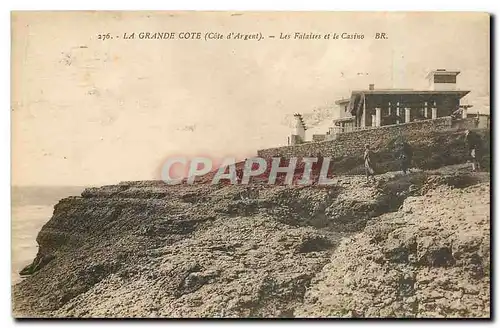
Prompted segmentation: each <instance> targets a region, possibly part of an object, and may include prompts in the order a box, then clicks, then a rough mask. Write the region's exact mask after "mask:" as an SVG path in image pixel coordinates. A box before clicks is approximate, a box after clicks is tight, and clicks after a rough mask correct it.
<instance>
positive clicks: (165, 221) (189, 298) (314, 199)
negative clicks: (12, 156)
mask: <svg viewBox="0 0 500 328" xmlns="http://www.w3.org/2000/svg"><path fill="white" fill-rule="evenodd" d="M254 188H255V189H256V190H258V193H256V194H254V195H253V196H252V197H250V198H247V197H246V196H245V192H246V187H245V186H238V185H236V186H231V185H210V184H195V185H189V186H188V185H178V186H166V185H164V184H163V183H161V182H154V181H143V182H126V183H121V184H119V185H113V186H104V187H101V188H90V189H87V190H85V191H84V192H83V193H82V195H81V197H70V198H66V199H63V200H61V201H60V202H59V203H58V204H57V205H56V206H55V208H54V214H53V217H52V218H51V220H50V221H49V222H48V223H47V224H46V225H45V226H44V227H43V228H42V230H41V231H40V233H39V235H38V237H37V242H38V244H39V252H38V255H37V257H36V258H35V260H34V261H33V263H32V264H31V265H30V266H28V267H27V268H25V269H24V270H23V273H24V274H27V275H29V276H28V277H27V278H26V279H25V280H23V281H22V282H21V283H19V284H17V285H15V286H14V287H13V311H14V314H15V315H16V316H18V317H39V316H43V317H326V316H335V317H337V316H351V317H353V316H359V317H370V316H382V317H389V316H396V317H434V316H446V317H453V316H470V317H484V316H488V315H489V304H490V303H489V296H490V294H489V256H490V255H489V174H488V173H478V174H472V173H469V172H468V167H467V168H466V167H465V166H463V165H462V166H460V165H459V166H453V167H444V168H441V169H438V170H435V171H416V172H413V173H411V174H410V175H407V176H403V175H401V174H400V173H394V172H389V173H385V174H383V175H380V176H379V177H378V181H377V183H376V184H368V183H366V181H365V179H364V178H363V177H361V176H340V177H336V178H335V184H334V185H330V186H308V187H304V186H302V187H300V186H268V185H266V184H258V185H256V186H254ZM242 196H243V197H242Z"/></svg>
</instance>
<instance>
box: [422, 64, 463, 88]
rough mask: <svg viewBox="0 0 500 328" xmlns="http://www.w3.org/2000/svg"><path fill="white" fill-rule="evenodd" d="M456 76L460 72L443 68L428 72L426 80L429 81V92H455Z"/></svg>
mask: <svg viewBox="0 0 500 328" xmlns="http://www.w3.org/2000/svg"><path fill="white" fill-rule="evenodd" d="M458 74H460V71H448V70H446V69H444V68H438V69H436V70H434V71H430V72H429V74H427V78H428V79H429V90H437V91H446V90H456V86H457V75H458Z"/></svg>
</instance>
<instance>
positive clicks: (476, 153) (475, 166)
mask: <svg viewBox="0 0 500 328" xmlns="http://www.w3.org/2000/svg"><path fill="white" fill-rule="evenodd" d="M465 143H466V144H467V149H468V150H469V154H470V157H471V159H472V171H473V172H476V171H479V170H481V167H480V164H479V159H481V143H482V141H481V137H480V136H479V135H478V134H477V133H476V132H474V131H470V130H465Z"/></svg>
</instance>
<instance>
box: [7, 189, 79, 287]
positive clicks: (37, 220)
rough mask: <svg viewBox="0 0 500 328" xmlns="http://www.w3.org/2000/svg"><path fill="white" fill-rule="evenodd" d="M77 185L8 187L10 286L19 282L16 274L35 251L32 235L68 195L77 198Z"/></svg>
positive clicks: (31, 258) (33, 255)
mask: <svg viewBox="0 0 500 328" xmlns="http://www.w3.org/2000/svg"><path fill="white" fill-rule="evenodd" d="M85 188H86V187H81V186H13V187H12V188H11V195H12V197H11V199H12V208H11V209H12V211H11V214H12V215H11V259H12V261H11V284H12V285H14V284H17V283H19V282H20V281H22V279H23V278H22V277H21V276H20V275H19V272H20V271H21V270H22V269H23V268H24V267H25V266H27V265H28V264H30V263H31V262H32V261H33V259H34V258H35V256H36V253H37V252H38V244H37V242H36V236H37V235H38V232H39V231H40V229H41V228H42V227H43V225H44V224H45V223H47V221H49V220H50V218H51V217H52V213H53V211H54V206H55V205H56V204H57V203H58V202H59V200H61V199H63V198H66V197H69V196H79V195H81V193H82V191H83V190H84V189H85Z"/></svg>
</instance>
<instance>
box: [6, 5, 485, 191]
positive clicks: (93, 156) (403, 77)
mask: <svg viewBox="0 0 500 328" xmlns="http://www.w3.org/2000/svg"><path fill="white" fill-rule="evenodd" d="M133 32H135V33H136V39H133V40H124V39H123V34H124V33H127V34H129V35H130V34H131V33H133ZM139 32H150V33H153V32H175V33H179V32H201V34H202V37H203V35H204V33H206V32H217V33H221V34H222V35H224V36H225V35H227V34H228V33H229V32H240V33H262V35H263V36H264V37H266V36H268V35H275V36H276V37H275V38H274V39H270V38H265V39H263V40H261V41H256V40H246V41H244V40H226V39H223V40H210V41H204V40H179V39H175V40H140V39H138V33H139ZM295 32H299V33H300V32H305V33H309V32H312V33H318V34H325V33H335V32H336V33H338V34H341V33H344V32H345V33H358V34H364V39H362V40H324V39H321V40H294V39H293V34H294V33H295ZM376 32H384V33H386V34H387V35H388V39H387V40H376V39H375V38H374V35H375V33H376ZM107 33H110V35H111V36H113V37H114V39H113V40H99V39H98V35H99V34H107ZM281 33H283V34H287V33H288V34H292V39H288V40H285V39H283V40H282V39H280V38H279V36H280V34H281ZM116 36H119V38H116ZM489 54H490V51H489V17H488V16H487V15H486V14H481V13H475V14H467V13H454V14H452V13H432V14H431V13H412V14H404V13H392V14H389V13H371V14H369V13H332V12H330V13H327V12H324V13H286V12H283V13H237V14H232V13H230V12H219V13H214V12H212V13H194V12H176V13H173V12H163V13H161V12H71V13H69V12H58V13H50V12H45V13H39V12H31V13H30V12H24V13H20V12H18V13H14V14H13V15H12V99H11V100H12V101H11V119H12V158H13V159H12V184H14V185H100V184H111V183H117V182H119V181H124V180H145V179H148V180H149V179H159V178H160V175H159V168H161V166H162V164H163V163H164V162H165V159H166V158H168V157H169V156H179V155H187V156H200V155H205V156H211V157H214V158H220V157H224V156H236V157H239V158H244V157H248V156H252V155H255V154H256V151H257V149H260V148H267V147H273V146H277V145H284V144H286V140H287V137H288V135H289V134H290V133H291V129H290V126H289V125H287V124H286V118H287V117H290V116H291V115H292V114H293V113H296V112H299V113H309V112H311V111H313V110H314V109H316V108H329V107H333V106H334V102H335V100H338V99H340V98H342V97H348V96H349V94H350V91H351V90H357V89H366V88H367V86H368V84H370V83H374V84H375V88H391V87H395V88H412V89H426V88H427V81H426V80H425V76H426V74H427V72H428V71H430V70H433V69H437V68H445V69H453V70H460V71H461V73H460V75H459V76H458V82H457V88H459V89H464V90H471V93H470V94H469V95H468V96H467V97H466V98H464V102H466V103H468V104H472V105H473V106H474V108H473V110H474V111H480V112H485V113H488V112H489V68H490V61H489ZM325 132H326V131H325Z"/></svg>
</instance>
